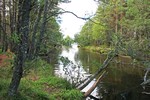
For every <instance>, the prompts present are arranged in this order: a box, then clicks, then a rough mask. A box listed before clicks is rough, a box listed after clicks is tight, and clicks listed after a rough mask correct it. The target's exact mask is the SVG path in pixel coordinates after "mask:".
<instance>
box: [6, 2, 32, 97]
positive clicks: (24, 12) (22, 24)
mask: <svg viewBox="0 0 150 100" xmlns="http://www.w3.org/2000/svg"><path fill="white" fill-rule="evenodd" d="M18 7H19V8H18V10H19V12H18V22H19V23H18V31H17V33H18V35H19V36H20V43H19V45H18V51H17V54H16V55H17V57H16V59H15V63H14V67H15V68H14V72H13V77H12V80H11V83H10V86H9V90H8V95H9V96H14V95H16V94H17V89H18V87H19V84H20V80H21V78H22V74H23V65H24V62H25V59H26V55H27V49H28V43H27V42H28V34H29V18H30V17H29V15H30V7H31V0H19V3H18Z"/></svg>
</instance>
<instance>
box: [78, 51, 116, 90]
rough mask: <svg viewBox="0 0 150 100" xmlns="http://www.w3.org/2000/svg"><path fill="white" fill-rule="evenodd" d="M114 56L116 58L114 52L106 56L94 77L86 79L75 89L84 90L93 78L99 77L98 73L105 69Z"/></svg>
mask: <svg viewBox="0 0 150 100" xmlns="http://www.w3.org/2000/svg"><path fill="white" fill-rule="evenodd" d="M115 56H116V52H114V51H112V52H110V53H109V54H108V56H107V59H106V60H105V61H104V62H103V64H102V66H101V67H100V68H99V70H98V71H97V72H96V73H95V74H94V75H92V76H91V77H90V78H89V79H87V80H86V81H85V82H83V84H81V85H80V86H78V87H77V88H78V89H80V90H82V89H83V88H85V87H86V86H87V85H88V84H89V83H90V82H91V81H92V80H93V79H94V78H95V77H97V76H98V75H99V73H100V72H102V71H103V70H104V69H105V68H107V66H108V64H109V63H110V61H112V59H113V58H114V57H115Z"/></svg>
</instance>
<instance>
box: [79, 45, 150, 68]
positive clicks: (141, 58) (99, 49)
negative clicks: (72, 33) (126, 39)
mask: <svg viewBox="0 0 150 100" xmlns="http://www.w3.org/2000/svg"><path fill="white" fill-rule="evenodd" d="M81 49H84V50H87V51H90V52H95V53H99V54H104V55H107V54H108V52H110V51H111V50H113V49H114V48H113V47H108V46H106V45H101V46H85V47H81ZM131 52H132V53H131ZM118 57H121V58H129V59H132V62H131V63H132V64H138V65H142V66H144V67H149V60H150V52H147V53H145V52H144V51H139V50H137V51H133V50H132V49H131V50H128V49H126V50H125V51H119V53H118Z"/></svg>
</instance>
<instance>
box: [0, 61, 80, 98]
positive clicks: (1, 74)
mask: <svg viewBox="0 0 150 100" xmlns="http://www.w3.org/2000/svg"><path fill="white" fill-rule="evenodd" d="M11 77H12V67H11V66H7V67H0V80H1V82H0V100H82V94H81V92H80V91H79V90H76V89H74V87H73V86H72V85H70V83H69V82H67V81H66V80H64V79H62V78H58V77H55V76H53V67H52V66H51V65H50V64H48V63H47V62H46V61H43V60H42V59H40V58H38V59H36V60H34V61H28V62H26V64H25V66H24V75H23V78H22V80H21V83H20V86H19V89H18V93H17V95H16V96H14V97H13V98H9V97H8V96H7V90H8V87H9V84H10V81H11Z"/></svg>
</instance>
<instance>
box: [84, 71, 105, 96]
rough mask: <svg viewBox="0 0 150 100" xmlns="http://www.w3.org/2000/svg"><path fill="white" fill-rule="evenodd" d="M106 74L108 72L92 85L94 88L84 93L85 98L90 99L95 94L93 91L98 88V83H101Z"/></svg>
mask: <svg viewBox="0 0 150 100" xmlns="http://www.w3.org/2000/svg"><path fill="white" fill-rule="evenodd" d="M105 73H106V71H104V72H103V73H102V75H101V76H99V78H98V79H97V81H96V82H95V83H94V84H93V85H92V87H91V88H90V89H89V90H88V91H87V92H85V93H84V98H86V97H88V96H89V95H90V94H91V93H92V92H93V90H94V89H95V88H96V87H97V85H98V83H99V82H100V81H101V80H102V78H103V77H104V75H105Z"/></svg>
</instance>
